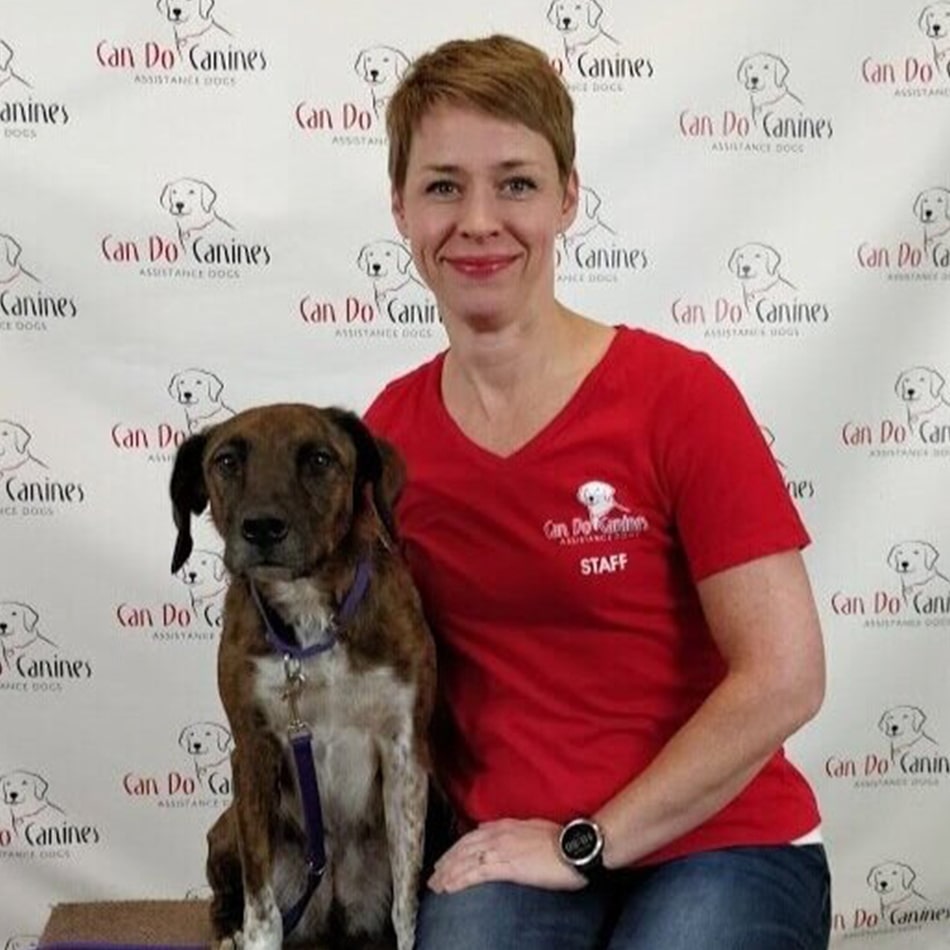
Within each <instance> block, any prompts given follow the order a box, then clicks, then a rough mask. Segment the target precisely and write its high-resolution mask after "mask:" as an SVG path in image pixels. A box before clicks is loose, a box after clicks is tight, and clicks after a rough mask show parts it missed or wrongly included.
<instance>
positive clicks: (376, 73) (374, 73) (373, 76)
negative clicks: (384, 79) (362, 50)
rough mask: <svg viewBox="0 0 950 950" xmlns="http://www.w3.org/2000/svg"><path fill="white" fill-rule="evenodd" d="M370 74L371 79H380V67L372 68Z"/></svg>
mask: <svg viewBox="0 0 950 950" xmlns="http://www.w3.org/2000/svg"><path fill="white" fill-rule="evenodd" d="M369 76H370V79H379V70H378V69H371V70H370V71H369Z"/></svg>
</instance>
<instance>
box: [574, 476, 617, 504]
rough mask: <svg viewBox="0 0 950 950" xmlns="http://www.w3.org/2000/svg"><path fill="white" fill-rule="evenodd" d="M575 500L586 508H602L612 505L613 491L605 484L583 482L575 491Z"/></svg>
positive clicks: (610, 486)
mask: <svg viewBox="0 0 950 950" xmlns="http://www.w3.org/2000/svg"><path fill="white" fill-rule="evenodd" d="M577 500H578V501H579V502H580V503H581V504H582V505H584V507H586V508H602V507H604V506H605V505H606V506H611V505H613V503H614V489H613V486H612V485H608V484H607V483H606V482H598V481H593V482H584V484H583V485H581V487H580V488H578V489H577Z"/></svg>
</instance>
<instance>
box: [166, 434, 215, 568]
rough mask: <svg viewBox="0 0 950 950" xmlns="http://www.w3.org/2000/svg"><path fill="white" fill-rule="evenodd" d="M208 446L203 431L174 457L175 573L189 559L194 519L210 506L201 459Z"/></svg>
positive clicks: (173, 558) (173, 562) (172, 486)
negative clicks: (193, 516)
mask: <svg viewBox="0 0 950 950" xmlns="http://www.w3.org/2000/svg"><path fill="white" fill-rule="evenodd" d="M207 444H208V434H207V432H200V433H198V434H197V435H192V436H189V438H187V439H185V441H184V442H182V444H181V445H180V446H179V447H178V452H177V453H176V454H175V467H174V469H172V478H171V487H170V491H171V497H172V515H173V517H174V519H175V527H176V528H177V529H178V536H177V538H176V539H175V551H174V553H173V554H172V574H175V573H176V572H177V571H178V569H179V568H180V567H181V566H182V564H184V563H185V561H187V560H188V555H189V554H191V549H192V547H193V546H194V542H193V541H192V539H191V516H192V515H200V514H201V512H202V511H204V510H205V506H206V505H207V504H208V489H207V488H206V486H205V479H204V472H203V471H202V468H201V459H202V456H203V455H204V450H205V446H206V445H207Z"/></svg>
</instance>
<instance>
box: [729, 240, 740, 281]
mask: <svg viewBox="0 0 950 950" xmlns="http://www.w3.org/2000/svg"><path fill="white" fill-rule="evenodd" d="M741 253H742V248H741V247H737V248H735V250H733V252H732V253H731V254H730V255H729V263H728V264H727V265H726V266H727V267H728V268H729V273H730V274H735V275H736V276H737V277H738V276H739V255H740V254H741Z"/></svg>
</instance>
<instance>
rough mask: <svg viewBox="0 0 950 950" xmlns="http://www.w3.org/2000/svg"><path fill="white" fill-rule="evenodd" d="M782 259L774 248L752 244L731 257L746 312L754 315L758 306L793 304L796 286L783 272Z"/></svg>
mask: <svg viewBox="0 0 950 950" xmlns="http://www.w3.org/2000/svg"><path fill="white" fill-rule="evenodd" d="M781 263H782V257H781V255H780V254H779V252H778V251H777V250H775V248H774V247H771V246H770V245H768V244H761V243H759V242H757V241H751V242H749V243H748V244H740V245H739V247H737V248H735V249H734V250H733V252H732V254H730V255H729V264H728V266H729V271H730V272H731V273H732V274H733V275H734V276H735V277H737V278H738V280H739V286H740V287H741V288H742V301H743V303H744V305H745V309H746V312H747V313H748V314H750V315H751V314H753V313H754V312H755V308H756V306H757V305H758V304H759V303H769V304H778V303H790V302H793V301H794V299H795V296H796V291H797V288H796V286H795V285H794V284H793V283H792V282H791V281H790V280H788V278H786V277H785V276H784V275H783V274H782V271H781Z"/></svg>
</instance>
